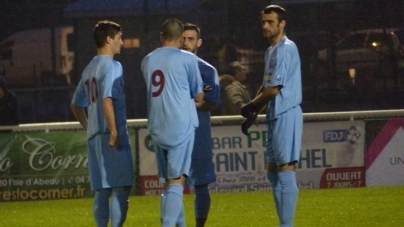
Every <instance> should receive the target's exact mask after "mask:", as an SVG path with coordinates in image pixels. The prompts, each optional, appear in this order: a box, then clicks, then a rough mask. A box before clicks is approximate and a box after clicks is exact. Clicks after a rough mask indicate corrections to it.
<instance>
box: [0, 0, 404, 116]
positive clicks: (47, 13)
mask: <svg viewBox="0 0 404 227" xmlns="http://www.w3.org/2000/svg"><path fill="white" fill-rule="evenodd" d="M161 1H162V2H165V3H167V4H171V2H172V1H171V0H161ZM189 1H191V0H189ZM76 2H78V1H77V0H1V7H0V21H1V25H0V41H1V40H2V39H4V38H6V37H8V36H9V35H11V34H13V33H15V32H17V31H21V30H26V29H33V28H44V27H58V26H63V25H72V26H74V27H75V36H76V37H75V47H76V50H75V51H76V58H75V60H76V62H75V72H74V75H73V77H74V82H77V80H78V79H79V77H80V72H81V71H82V69H83V68H84V66H85V65H86V64H87V63H88V61H89V59H91V57H92V56H93V55H94V54H95V48H94V46H93V44H92V43H91V44H89V42H91V33H90V32H91V28H92V26H93V25H94V24H95V23H96V22H97V21H98V20H100V19H110V20H114V21H117V22H119V23H120V24H122V25H123V27H124V36H125V34H126V35H131V34H132V33H133V34H135V35H138V36H139V37H141V40H142V41H143V43H145V44H146V45H143V46H142V47H141V48H139V49H135V50H124V51H123V53H121V54H120V55H118V56H116V59H117V60H118V61H120V62H121V63H122V65H123V66H124V73H125V74H124V76H125V81H126V86H127V92H128V93H129V95H128V96H127V107H128V118H132V119H133V118H145V117H146V116H145V113H146V106H145V96H144V94H145V92H144V91H145V90H144V89H145V86H144V84H143V81H142V79H141V75H140V70H139V65H140V61H141V59H142V58H143V57H144V56H145V55H146V54H147V53H149V52H150V51H151V50H153V49H154V48H156V47H158V45H159V41H158V31H159V29H160V26H161V23H162V21H163V20H164V19H166V18H168V17H173V16H176V17H178V18H180V19H181V20H183V21H184V22H194V23H196V24H198V25H200V26H201V29H202V39H203V45H202V47H201V48H200V50H199V51H198V54H199V56H200V57H202V58H203V59H205V60H207V61H208V62H210V63H211V64H213V65H214V66H216V67H218V66H217V65H216V62H215V54H216V52H215V51H217V46H215V45H216V41H217V40H221V41H223V42H225V43H226V44H228V45H230V46H232V47H235V48H236V49H237V51H238V52H237V54H236V56H234V58H235V59H237V60H240V61H242V62H243V63H244V64H245V65H246V66H247V68H248V79H247V81H246V84H247V86H248V87H249V89H250V92H251V94H252V95H253V94H254V93H255V90H256V88H257V86H259V84H260V82H261V80H262V73H263V72H262V71H263V56H262V55H263V52H264V51H265V49H266V48H267V46H268V42H267V40H265V39H264V38H263V37H262V35H261V24H260V13H259V12H260V10H261V9H262V8H263V7H264V6H266V5H268V4H270V3H277V2H284V3H285V4H282V5H283V6H284V7H285V8H286V9H287V12H288V20H287V22H288V24H287V27H286V31H287V35H288V37H289V38H290V39H291V40H293V41H295V42H296V44H297V46H298V48H299V53H300V57H301V61H302V78H303V90H304V93H303V103H302V108H303V111H304V112H325V111H348V110H375V109H399V108H402V107H403V105H404V104H403V103H404V102H402V101H401V100H402V99H403V98H404V95H403V90H401V88H400V89H399V90H395V91H394V92H393V93H392V92H391V89H390V88H388V87H386V88H385V90H384V91H382V92H381V93H380V92H379V93H377V94H376V93H375V94H373V95H372V97H377V98H372V99H369V98H368V93H366V94H364V93H360V92H358V91H359V90H360V89H358V87H355V86H352V85H351V84H349V77H348V75H339V74H338V73H337V72H335V69H334V68H333V66H332V64H329V65H330V67H329V68H327V69H326V72H325V73H324V74H321V73H320V72H319V71H320V70H319V68H318V59H317V52H318V50H320V49H323V48H328V49H332V48H333V44H334V43H335V42H336V41H337V40H339V39H340V38H342V37H344V36H345V35H346V34H348V33H349V32H352V31H356V30H361V29H368V28H392V27H396V28H399V27H403V28H404V18H403V15H404V9H403V8H404V1H403V0H389V1H382V0H355V1H350V0H347V1H332V2H331V1H330V2H324V1H321V2H316V1H306V2H310V3H303V4H295V3H293V2H295V1H281V0H279V1H269V0H266V1H265V0H264V1H253V0H239V1H230V0H227V1H226V0H206V1H202V2H203V3H202V4H201V5H200V7H198V8H197V9H192V10H189V11H188V10H187V11H186V10H185V9H184V12H182V13H181V10H179V12H176V13H173V12H169V11H161V12H160V13H159V15H153V14H152V13H151V14H150V15H147V17H145V16H144V15H143V14H142V13H140V14H137V13H128V11H127V10H125V8H124V9H122V15H119V13H118V15H117V10H116V9H115V11H114V12H113V13H112V12H108V11H105V10H104V11H100V12H98V13H97V12H79V13H77V12H75V14H74V13H66V12H65V11H64V9H65V8H66V7H67V6H68V5H72V4H74V3H76ZM88 2H94V1H91V0H89V1H88ZM95 2H96V1H95ZM116 2H119V1H116ZM144 2H147V0H145V1H144ZM300 2H301V1H300ZM118 12H119V9H118ZM133 21H135V23H134V22H133ZM125 30H126V31H125ZM221 73H224V72H221ZM395 76H396V77H398V78H399V79H401V77H402V75H401V74H400V75H398V74H397V75H395ZM341 78H342V79H341ZM324 81H325V82H324ZM321 83H325V86H323V85H324V84H321ZM337 84H342V86H337ZM74 85H75V84H74V83H73V84H72V85H71V86H66V87H64V88H59V87H58V88H57V89H55V88H52V87H33V88H10V90H11V91H13V92H14V93H16V94H17V96H18V97H19V101H20V103H21V106H22V108H21V115H22V123H32V122H55V121H71V120H74V119H73V117H72V115H71V113H70V110H69V106H68V105H69V102H70V98H71V94H72V91H73V90H74V87H75V86H74Z"/></svg>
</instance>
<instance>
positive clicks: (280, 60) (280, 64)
mask: <svg viewBox="0 0 404 227" xmlns="http://www.w3.org/2000/svg"><path fill="white" fill-rule="evenodd" d="M265 61H266V74H265V76H264V81H263V85H264V87H275V86H282V85H283V82H284V80H285V78H284V77H285V74H286V70H287V69H286V61H285V48H284V45H279V46H277V47H276V48H275V49H274V50H273V53H272V54H270V53H269V51H267V54H266V56H265Z"/></svg>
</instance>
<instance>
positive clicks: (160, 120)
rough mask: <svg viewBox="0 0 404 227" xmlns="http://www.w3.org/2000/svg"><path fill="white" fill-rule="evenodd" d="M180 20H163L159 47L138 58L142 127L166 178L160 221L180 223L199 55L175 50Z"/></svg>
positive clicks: (197, 98)
mask: <svg viewBox="0 0 404 227" xmlns="http://www.w3.org/2000/svg"><path fill="white" fill-rule="evenodd" d="M182 32H183V24H182V23H181V22H180V21H179V20H177V19H169V20H166V21H165V22H164V24H163V32H162V33H161V35H160V40H161V41H162V44H163V46H162V47H160V48H157V49H156V50H154V51H153V52H151V53H150V54H148V55H147V56H146V57H145V58H144V59H143V61H142V65H141V68H142V72H143V77H144V79H145V82H146V86H147V107H148V110H147V113H148V116H147V117H148V122H147V127H148V129H149V132H150V135H151V137H152V139H153V142H154V150H155V153H156V158H157V165H158V175H159V177H160V179H162V180H163V181H164V182H165V191H164V194H163V195H162V197H161V205H160V206H161V220H162V226H164V227H166V226H167V227H173V226H174V225H177V226H185V219H184V211H183V202H182V196H183V187H184V183H185V179H186V177H187V176H188V175H189V169H190V164H191V154H192V148H193V144H194V137H195V128H196V127H198V124H199V122H198V116H197V113H196V107H195V102H201V101H202V100H203V91H202V87H203V83H202V79H201V75H200V72H199V67H198V58H197V57H196V56H195V55H193V54H192V53H189V52H186V51H183V50H180V49H179V48H180V47H181V44H182Z"/></svg>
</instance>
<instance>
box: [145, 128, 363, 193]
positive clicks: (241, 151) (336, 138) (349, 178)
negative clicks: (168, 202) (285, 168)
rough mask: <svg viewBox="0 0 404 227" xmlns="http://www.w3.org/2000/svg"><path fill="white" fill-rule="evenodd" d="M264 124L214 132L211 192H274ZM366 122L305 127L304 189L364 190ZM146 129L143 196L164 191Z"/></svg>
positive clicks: (301, 179) (301, 172) (300, 176)
mask: <svg viewBox="0 0 404 227" xmlns="http://www.w3.org/2000/svg"><path fill="white" fill-rule="evenodd" d="M266 137H267V126H266V125H265V124H262V125H258V126H255V125H253V126H252V127H251V128H250V136H245V135H244V134H242V132H241V130H240V126H238V125H237V126H214V127H212V142H213V162H214V164H215V171H216V177H217V181H216V182H215V183H212V184H211V185H210V190H211V192H213V193H214V192H229V191H261V190H270V188H269V182H268V180H267V177H266V169H265V163H264V162H265V159H264V151H265V141H266ZM364 137H365V132H364V122H363V121H341V122H321V123H304V129H303V140H302V149H301V158H300V162H299V169H298V170H297V180H298V185H299V187H300V188H308V189H310V188H335V187H360V186H364V170H363V165H364ZM152 144H153V143H152V141H151V138H150V136H149V135H148V132H147V129H141V130H140V131H139V164H140V168H139V169H140V172H139V174H140V194H146V195H148V194H157V193H160V192H161V185H159V183H158V178H157V176H156V174H157V164H156V161H155V157H154V153H153V152H152Z"/></svg>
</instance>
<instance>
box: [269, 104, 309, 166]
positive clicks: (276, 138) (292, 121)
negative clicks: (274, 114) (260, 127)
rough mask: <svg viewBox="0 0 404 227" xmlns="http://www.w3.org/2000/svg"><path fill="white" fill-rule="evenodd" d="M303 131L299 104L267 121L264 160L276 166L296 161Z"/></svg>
mask: <svg viewBox="0 0 404 227" xmlns="http://www.w3.org/2000/svg"><path fill="white" fill-rule="evenodd" d="M302 133H303V114H302V109H301V108H300V106H297V107H295V108H292V109H290V110H288V111H287V112H285V113H283V114H281V115H279V117H278V118H277V119H274V120H272V121H270V122H268V133H267V135H268V137H267V141H266V151H265V162H266V163H276V164H277V165H278V166H279V165H283V164H286V163H290V162H298V161H299V159H300V149H301V144H302Z"/></svg>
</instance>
